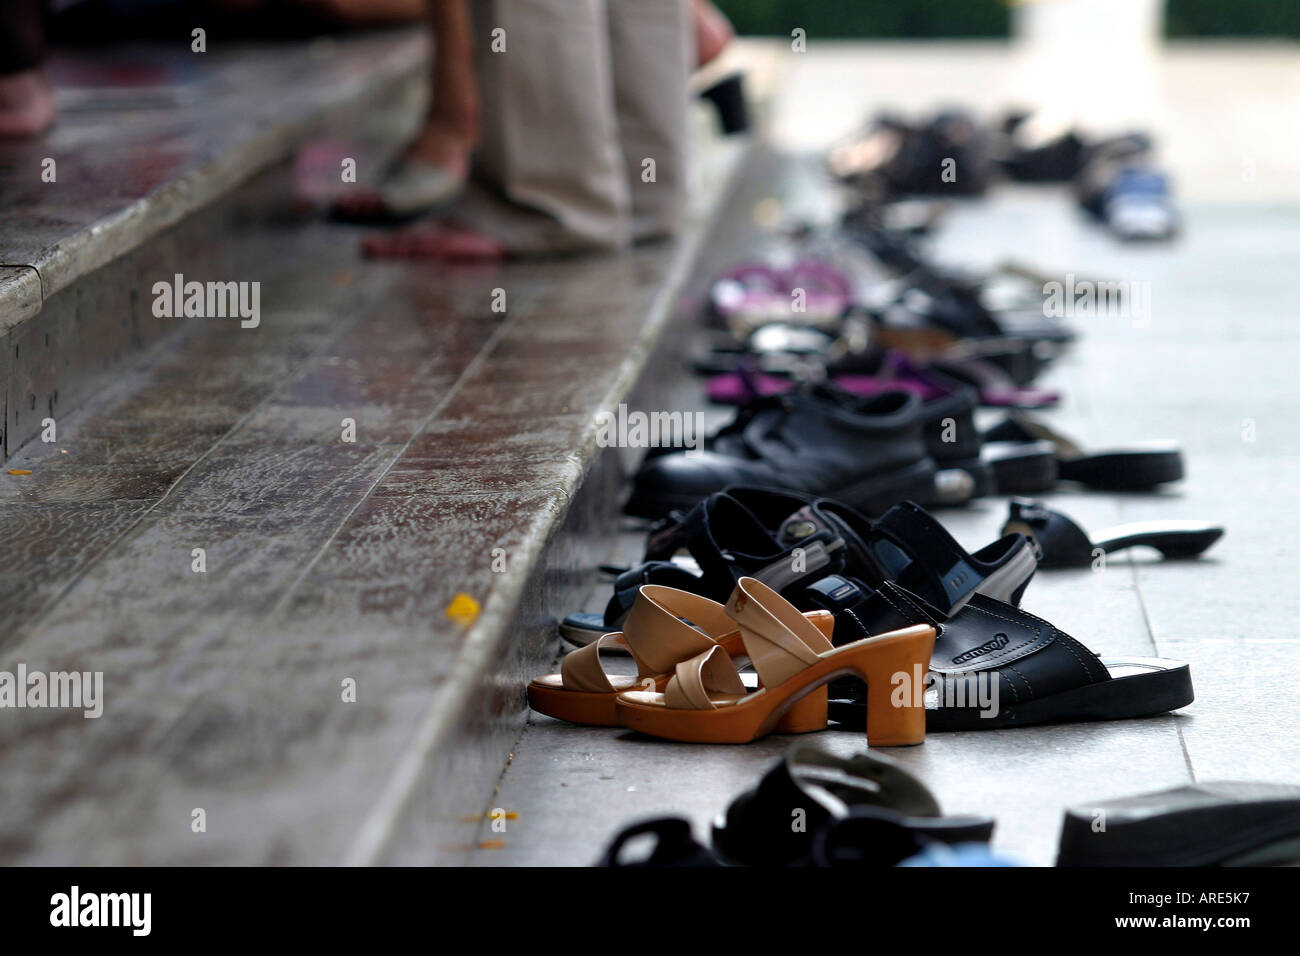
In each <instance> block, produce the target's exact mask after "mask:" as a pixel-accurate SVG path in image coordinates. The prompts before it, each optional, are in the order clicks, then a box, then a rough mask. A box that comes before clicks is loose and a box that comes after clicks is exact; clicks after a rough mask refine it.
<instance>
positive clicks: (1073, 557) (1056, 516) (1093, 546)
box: [1002, 498, 1223, 568]
mask: <svg viewBox="0 0 1300 956" xmlns="http://www.w3.org/2000/svg"><path fill="white" fill-rule="evenodd" d="M1013 532H1019V533H1020V534H1023V535H1024V536H1025V537H1027V538H1030V539H1032V540H1033V541H1034V542H1036V544H1037V546H1038V565H1039V567H1043V568H1086V567H1088V566H1089V565H1091V564H1092V563H1093V561H1094V560H1095V559H1096V557H1097V554H1098V552H1101V553H1104V554H1106V555H1110V554H1114V553H1115V552H1116V551H1123V550H1125V549H1127V548H1136V547H1139V546H1145V547H1149V548H1155V549H1156V550H1157V551H1159V552H1160V553H1161V554H1163V555H1164V556H1165V557H1166V558H1194V557H1196V556H1197V555H1199V554H1202V553H1204V552H1205V551H1206V549H1208V548H1209V547H1210V546H1211V545H1212V544H1214V542H1216V541H1218V540H1219V539H1220V538H1221V537H1223V528H1222V526H1220V525H1214V524H1209V523H1208V522H1204V521H1169V520H1165V521H1136V522H1132V523H1130V524H1122V525H1116V526H1115V527H1113V528H1107V529H1106V530H1104V531H1098V532H1097V533H1096V534H1093V535H1090V534H1088V532H1086V531H1084V530H1083V529H1082V528H1081V527H1079V526H1078V525H1077V524H1075V523H1074V522H1073V521H1071V520H1070V518H1069V517H1068V516H1066V515H1064V514H1062V513H1061V512H1059V511H1053V510H1052V509H1051V508H1048V507H1047V506H1046V505H1044V504H1043V503H1042V502H1040V501H1031V500H1029V499H1026V498H1016V499H1014V500H1013V501H1012V502H1011V513H1010V515H1009V516H1008V518H1007V522H1006V524H1004V525H1003V526H1002V533H1003V534H1011V533H1013Z"/></svg>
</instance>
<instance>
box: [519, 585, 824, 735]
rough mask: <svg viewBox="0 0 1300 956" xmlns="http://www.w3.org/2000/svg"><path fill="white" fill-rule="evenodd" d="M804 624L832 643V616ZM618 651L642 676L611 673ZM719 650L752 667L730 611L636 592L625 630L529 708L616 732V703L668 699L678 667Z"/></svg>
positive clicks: (586, 653)
mask: <svg viewBox="0 0 1300 956" xmlns="http://www.w3.org/2000/svg"><path fill="white" fill-rule="evenodd" d="M795 613H796V614H798V613H799V612H798V611H796V612H795ZM800 616H801V617H803V618H804V619H805V620H807V621H809V622H811V626H812V627H813V629H814V630H816V631H817V632H818V633H824V634H827V635H829V634H830V633H831V629H832V628H833V627H834V626H835V617H834V615H832V614H831V613H830V612H829V611H809V612H808V613H807V614H804V615H800ZM688 622H689V623H688ZM614 647H621V648H623V649H624V650H626V651H628V652H629V653H630V654H631V655H632V659H633V660H634V661H635V662H636V669H637V673H636V676H635V677H629V676H619V675H610V674H607V673H606V672H605V668H604V667H603V666H602V665H601V661H600V652H601V651H602V650H610V649H612V648H614ZM715 649H718V650H720V651H721V652H722V653H723V654H724V656H725V655H734V656H737V657H739V658H740V660H738V661H737V662H736V665H735V666H736V667H741V666H743V665H744V664H745V663H747V662H748V659H747V658H745V657H744V654H745V646H744V643H743V642H742V641H741V638H740V631H739V630H738V629H737V627H736V623H735V622H734V621H732V619H731V618H730V617H729V616H728V614H727V609H726V608H725V607H723V606H722V605H721V604H719V603H718V602H717V601H711V600H709V599H708V598H706V597H701V596H700V595H698V594H691V593H690V592H689V591H680V590H678V589H677V588H670V587H665V586H664V585H661V584H644V585H642V586H641V588H640V589H639V590H638V592H637V599H636V603H635V604H633V605H632V610H631V612H630V613H629V614H628V617H627V620H626V621H625V622H624V624H623V630H622V631H620V632H614V633H610V634H605V635H603V636H602V637H600V638H599V639H598V640H596V641H593V642H592V643H591V644H588V645H587V646H586V647H582V648H579V649H578V650H576V651H570V652H569V653H568V654H567V655H565V658H564V660H563V661H562V662H561V663H560V673H558V674H546V675H544V676H542V677H538V678H536V679H535V680H533V681H532V682H530V683H529V685H528V705H529V706H530V707H532V708H533V710H536V711H539V712H540V713H543V714H546V715H547V716H550V717H558V718H559V719H561V720H567V721H569V722H571V723H575V724H590V725H594V726H597V727H617V726H618V712H617V710H616V708H615V705H614V699H615V698H616V697H617V696H618V695H619V694H620V693H621V692H623V691H628V690H635V689H636V688H638V687H639V688H642V689H645V690H652V689H653V690H654V691H662V690H663V689H664V687H665V685H667V683H668V681H669V679H670V678H671V677H672V675H673V668H674V667H676V666H677V664H679V663H680V662H681V661H685V660H689V659H690V658H692V657H695V656H696V655H698V654H701V653H704V652H705V651H711V650H715ZM728 659H730V658H728ZM737 679H739V678H737Z"/></svg>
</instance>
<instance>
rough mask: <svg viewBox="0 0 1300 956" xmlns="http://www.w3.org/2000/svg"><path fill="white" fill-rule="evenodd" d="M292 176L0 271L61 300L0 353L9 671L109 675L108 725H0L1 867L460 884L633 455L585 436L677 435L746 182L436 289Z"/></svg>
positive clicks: (433, 281) (283, 167) (740, 148)
mask: <svg viewBox="0 0 1300 956" xmlns="http://www.w3.org/2000/svg"><path fill="white" fill-rule="evenodd" d="M383 42H390V43H395V44H397V46H395V47H394V48H393V49H394V50H406V49H407V46H406V44H407V42H408V41H407V39H405V38H397V39H393V38H388V39H387V40H386V41H383ZM411 50H412V63H415V62H417V57H416V56H415V52H414V47H412V48H411ZM375 52H376V51H375V49H374V48H371V49H370V52H369V56H370V57H372V58H373V57H374V55H375ZM306 55H308V54H306V53H304V56H306ZM356 55H357V56H358V57H359V59H358V60H357V64H358V70H362V67H361V65H360V64H361V63H362V61H363V60H364V57H362V56H361V52H360V51H358V52H357V54H356ZM304 69H306V67H304ZM397 72H400V71H397ZM230 81H231V82H233V79H231V80H230ZM394 81H395V82H396V77H395V80H394ZM200 82H207V81H206V80H203V81H200ZM364 85H365V84H364V83H363V82H362V81H361V80H360V79H356V81H355V83H354V84H353V86H354V87H355V89H356V91H357V92H358V95H359V94H360V88H361V87H362V86H364ZM247 92H248V88H244V95H246V94H247ZM335 119H336V120H337V122H339V123H341V124H342V126H343V128H344V129H348V128H349V127H348V126H347V123H348V120H347V117H346V116H345V115H343V114H339V116H337V117H336V118H335ZM254 125H255V124H254ZM358 128H359V127H351V129H352V131H353V132H355V131H356V129H358ZM282 146H283V149H281V148H279V147H277V148H276V149H275V150H268V151H266V152H263V153H261V154H260V155H262V156H264V157H266V161H265V162H260V163H259V164H257V166H256V168H247V169H246V170H245V175H243V176H242V177H241V178H240V182H239V183H238V184H237V185H236V184H235V182H234V179H233V178H232V179H231V180H230V183H231V186H232V188H231V189H229V190H227V191H226V192H225V193H224V194H223V196H222V197H221V198H220V199H214V200H213V201H211V202H207V203H199V204H196V205H195V206H194V207H193V208H190V209H188V210H187V211H186V212H184V213H182V214H179V215H178V217H177V219H176V220H175V221H174V223H173V224H171V225H160V226H159V228H158V229H157V230H153V231H149V230H144V231H142V232H138V233H136V237H137V239H138V242H137V243H136V245H134V247H132V248H130V249H129V250H126V251H122V252H121V253H120V254H118V255H116V257H115V258H114V257H108V253H107V252H106V249H107V248H108V247H107V246H98V245H97V244H98V243H99V242H100V240H98V239H94V238H93V237H90V238H83V239H82V240H78V241H79V242H84V244H85V245H87V246H89V247H91V248H98V249H99V251H98V252H96V253H95V255H94V256H92V255H91V254H90V253H86V256H87V258H86V259H85V260H84V261H85V263H86V270H87V271H85V272H83V273H82V274H81V275H79V276H74V275H73V274H72V273H73V271H75V270H72V269H71V268H70V267H68V268H66V269H65V267H64V266H63V265H60V263H61V262H66V261H67V260H68V257H70V256H72V252H71V251H70V250H65V251H63V252H60V251H58V249H57V248H55V246H53V245H50V244H49V243H46V244H45V245H42V246H41V247H40V248H41V249H43V250H48V252H42V253H40V254H39V255H38V254H35V253H33V254H32V255H30V256H28V258H30V259H31V260H32V261H33V263H34V264H33V265H31V266H28V265H26V264H24V263H19V266H17V267H13V268H11V269H9V270H6V272H5V274H4V278H6V279H8V280H9V281H10V283H11V284H13V285H18V284H20V283H21V282H22V281H24V278H23V270H24V269H26V271H27V272H31V273H40V274H41V275H42V276H44V274H45V273H44V272H43V271H42V270H43V269H45V268H47V264H50V263H52V264H51V265H48V269H49V272H50V275H51V277H52V278H51V284H52V285H55V286H56V288H55V289H54V290H53V291H51V290H49V289H47V290H46V292H47V293H48V294H47V295H46V296H45V298H43V299H41V300H40V301H39V303H38V304H39V305H40V308H39V309H37V310H36V311H34V312H31V314H29V315H27V316H26V317H25V318H21V319H16V320H15V321H13V322H12V323H11V325H10V327H8V328H7V329H6V334H7V336H8V337H9V338H8V339H7V341H6V344H7V346H9V347H8V348H7V349H6V350H5V353H4V354H5V355H7V356H9V359H7V361H9V362H10V365H9V366H8V367H6V368H5V369H4V370H3V374H4V376H5V379H6V381H7V382H8V388H7V393H8V394H9V395H11V396H12V395H14V394H15V393H16V394H18V395H19V397H20V398H21V400H22V401H21V402H20V404H22V408H21V409H17V410H15V409H13V408H12V407H11V415H13V414H14V413H15V411H17V412H21V414H20V415H18V416H17V418H16V421H15V419H14V418H11V428H10V429H9V431H10V434H11V436H14V447H13V449H12V457H11V459H10V461H9V462H8V464H7V468H6V472H9V473H4V474H0V540H3V541H5V542H6V543H7V544H8V545H9V547H8V551H7V554H6V557H7V560H6V561H5V562H4V565H3V566H0V671H7V672H9V673H11V674H17V673H18V670H19V668H20V667H21V668H24V669H25V670H26V672H27V673H33V672H40V673H51V672H70V671H78V672H86V673H90V674H102V696H101V698H100V703H101V704H102V715H101V716H99V717H97V718H91V719H86V718H83V714H82V712H81V711H80V710H70V709H53V708H22V709H13V710H8V711H6V712H4V714H3V719H2V720H0V780H3V781H4V784H3V786H4V791H5V799H4V800H3V801H0V861H2V862H5V863H29V864H40V863H46V864H125V863H156V864H199V863H222V864H227V863H229V864H264V863H277V864H278V863H286V864H288V863H292V864H324V863H363V864H364V863H393V862H397V863H413V862H420V863H430V862H455V861H457V860H459V859H460V858H461V857H462V855H463V854H464V853H465V852H467V850H468V849H469V847H470V845H471V841H472V840H473V839H474V833H475V831H476V828H477V825H478V822H479V820H480V819H481V817H482V814H483V813H484V811H485V809H487V808H490V806H491V795H492V790H493V787H494V784H495V782H496V781H497V780H498V779H499V777H500V774H501V771H502V769H503V767H504V766H505V765H506V763H507V762H508V758H509V754H510V752H511V748H512V747H513V745H514V742H515V741H516V740H517V739H518V736H519V733H520V731H521V728H522V726H523V722H524V712H525V706H524V697H523V690H522V689H523V686H524V683H525V678H526V677H527V676H529V675H531V674H533V673H535V672H536V671H537V670H538V669H540V668H542V667H544V666H545V665H546V664H547V663H549V661H550V660H551V659H553V657H554V655H555V652H556V647H557V644H556V637H555V620H554V615H555V613H556V612H557V611H562V610H564V609H567V608H572V607H576V606H577V603H578V601H579V600H580V598H581V597H582V596H583V593H584V592H585V591H586V589H587V588H588V587H589V585H590V581H589V579H588V574H589V569H590V568H591V567H592V566H593V565H594V564H595V563H596V562H597V561H598V560H599V559H600V558H601V557H602V556H603V555H604V554H605V553H606V552H607V550H608V547H609V544H610V541H611V539H612V535H613V532H614V531H615V530H617V527H618V525H619V520H620V519H619V518H618V507H619V505H620V504H621V496H622V494H623V493H624V491H623V479H624V477H625V474H626V471H627V468H628V467H629V466H630V465H631V464H632V463H633V462H634V460H635V456H636V455H637V454H638V452H637V451H635V450H621V449H613V448H602V447H600V445H599V444H598V442H597V433H598V417H597V413H598V412H601V411H609V410H613V409H614V408H616V407H617V405H618V404H619V403H620V402H626V403H628V404H629V405H630V406H631V407H634V408H649V409H653V408H662V407H671V406H665V405H664V404H663V402H664V399H663V398H662V387H661V385H660V383H659V381H658V377H657V376H656V375H655V374H654V373H653V370H654V369H656V368H660V367H663V364H662V363H664V362H666V361H673V360H675V359H674V358H672V357H671V353H672V350H673V349H674V348H676V347H678V345H679V343H678V342H676V341H674V337H673V336H672V335H671V334H670V330H671V329H672V327H673V320H674V316H675V311H674V306H675V304H676V300H677V296H678V293H679V291H680V290H681V288H682V286H683V282H684V280H685V279H686V277H687V275H688V274H689V272H690V270H691V267H692V264H693V263H694V262H695V261H696V258H697V256H698V254H699V253H700V250H701V248H702V247H703V245H704V243H705V240H706V237H707V235H708V234H709V231H710V229H711V225H712V222H713V216H714V211H715V209H716V208H717V206H718V204H719V203H721V202H722V201H723V199H724V197H725V196H726V195H727V193H728V188H729V183H730V182H731V180H732V179H733V177H734V175H735V174H736V173H737V171H738V170H739V169H741V168H742V166H743V163H744V161H745V158H746V156H747V149H746V146H745V145H744V144H743V143H729V144H724V143H720V142H714V143H712V144H710V145H709V146H708V147H707V148H706V149H705V150H704V151H703V153H702V155H701V163H700V168H701V170H702V173H701V179H702V182H701V183H700V188H699V189H698V190H697V196H698V200H697V202H696V204H695V205H694V207H693V209H692V213H691V220H690V225H689V227H688V229H687V231H686V233H685V234H684V235H683V236H682V237H681V238H680V239H679V240H677V241H675V242H673V243H665V244H658V245H652V246H646V247H644V248H639V249H637V250H635V251H633V252H631V253H629V254H626V255H619V256H604V257H593V258H587V259H571V260H564V261H551V262H536V263H527V262H520V263H511V264H506V265H493V266H486V267H477V268H450V267H440V266H437V265H433V264H430V263H422V262H420V263H416V262H391V263H386V262H374V261H370V262H367V261H363V260H361V259H360V258H359V256H358V243H359V239H360V236H361V235H362V230H360V229H357V228H353V227H347V226H342V225H337V224H330V223H326V222H323V221H321V220H320V219H319V217H316V216H314V215H313V214H312V213H311V211H307V212H304V211H303V210H301V209H295V208H294V207H293V206H292V205H291V204H288V203H286V202H285V201H284V197H286V196H289V195H290V194H291V192H292V179H293V170H292V167H291V164H290V163H289V162H288V159H287V157H288V155H289V153H290V152H291V148H292V144H291V143H290V142H289V140H284V141H283V142H282ZM211 149H212V151H213V152H211V153H209V154H208V155H209V161H210V162H216V163H220V162H221V160H220V158H219V157H217V156H216V155H215V153H216V152H219V146H218V145H212V146H211ZM272 153H275V154H277V155H276V156H275V157H273V156H272V155H271V154H272ZM149 195H150V196H152V195H153V194H152V193H150V194H149ZM151 201H153V200H151V199H149V198H148V197H146V198H143V199H141V200H140V202H144V203H146V204H148V203H149V202H151ZM130 208H134V206H132V207H130ZM38 211H39V204H37V205H36V206H34V207H33V208H32V209H31V210H30V211H29V212H28V213H27V215H29V216H32V217H35V216H37V215H38ZM126 215H134V213H126ZM158 215H162V214H161V213H158ZM86 228H87V230H88V231H89V232H93V231H94V226H93V224H92V225H88V226H87V227H86ZM6 235H9V232H8V230H6ZM24 241H27V242H28V243H29V245H30V246H31V247H32V248H33V249H34V248H35V240H33V239H28V240H24ZM56 245H57V244H56ZM15 248H16V246H15ZM95 256H101V257H107V258H106V260H105V261H104V262H101V263H100V264H99V265H98V266H94V265H93V264H94V263H95V262H97V261H99V260H97V259H96V258H95ZM61 257H62V258H61ZM195 263H199V264H200V265H196V264H195ZM174 272H182V273H184V274H186V275H187V276H188V275H193V276H196V277H197V276H199V275H203V277H205V278H207V277H211V278H219V279H238V280H242V281H247V280H256V281H259V282H260V283H261V286H260V289H261V292H260V295H261V321H260V323H259V324H258V325H257V326H256V327H252V328H244V327H241V324H240V322H239V321H238V320H236V319H197V320H187V321H182V322H177V321H176V320H167V319H156V318H155V317H154V316H153V314H152V309H151V308H150V302H149V300H147V299H143V298H142V297H141V296H142V293H141V291H140V290H142V289H144V290H149V289H151V288H152V286H153V283H154V282H155V281H158V280H159V278H168V277H170V276H171V275H172V274H173V273H174ZM29 286H30V282H29ZM498 290H503V291H504V296H505V302H506V309H505V311H504V312H500V311H496V310H494V308H493V303H494V302H496V301H500V298H499V293H498ZM15 301H19V300H18V299H15ZM22 301H27V302H29V303H30V302H31V298H30V289H29V298H28V299H27V300H22ZM27 308H28V309H29V311H30V310H31V308H32V306H31V305H29V306H27ZM6 315H10V316H16V315H18V313H17V311H14V312H12V313H10V312H7V313H6ZM46 320H50V321H51V323H52V324H50V325H48V326H45V327H43V326H42V325H40V324H39V323H41V322H43V321H46ZM46 329H48V331H49V333H50V335H51V339H50V341H49V343H48V344H46V343H45V341H44V333H45V330H46ZM88 330H89V331H88ZM119 330H120V331H119ZM38 345H39V347H40V348H41V349H45V350H47V351H46V352H43V353H38V355H41V356H43V357H41V358H39V359H37V358H33V357H32V355H31V351H30V350H32V349H35V348H37V346H38ZM106 356H111V358H109V359H108V360H107V362H106V363H105V359H106ZM69 370H75V371H76V372H77V374H76V375H74V374H73V371H69ZM90 371H94V373H95V374H93V375H92V374H90ZM65 376H66V377H65ZM74 380H75V381H77V382H78V383H80V384H79V385H78V387H77V388H76V389H73V390H72V391H73V392H74V395H73V397H69V394H68V391H69V388H70V386H68V385H67V384H65V382H68V381H74ZM49 387H53V389H54V393H57V394H48V395H47V392H48V389H49ZM31 396H35V405H34V407H33V406H31V402H32V398H31ZM47 399H48V401H47ZM50 401H52V402H53V404H50V403H49V402H50ZM42 411H45V413H46V415H47V416H48V415H53V416H54V417H55V418H56V422H57V440H56V441H54V442H43V441H39V440H29V438H30V435H31V431H30V425H29V419H30V417H31V416H37V415H39V413H40V412H42ZM349 422H350V423H352V424H353V425H354V426H355V434H352V432H351V429H350V427H349V425H348V423H349ZM15 425H16V427H15ZM37 430H38V431H39V428H38V429H37ZM20 434H22V435H28V436H29V438H28V439H23V440H22V441H20V440H19V439H18V438H17V436H18V435H20ZM15 472H16V473H15ZM584 572H587V573H584ZM460 606H467V607H469V608H470V609H471V610H470V613H468V614H466V615H464V616H459V617H453V616H449V613H448V612H449V609H455V608H457V607H460ZM92 684H93V681H92ZM200 811H202V812H201V813H200ZM199 819H202V820H203V822H204V829H203V830H202V832H196V829H195V827H196V821H197V820H199Z"/></svg>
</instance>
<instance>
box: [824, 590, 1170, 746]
mask: <svg viewBox="0 0 1300 956" xmlns="http://www.w3.org/2000/svg"><path fill="white" fill-rule="evenodd" d="M808 599H809V603H810V604H812V605H813V606H817V607H820V608H822V609H824V610H828V611H831V612H832V613H833V614H834V615H835V621H836V624H835V630H834V636H835V640H836V641H854V640H862V639H863V638H865V637H866V636H868V635H871V634H883V633H890V632H893V631H896V630H897V629H898V628H901V627H908V626H916V625H918V624H929V625H931V626H932V627H934V628H935V630H936V632H937V633H938V637H937V638H936V640H935V643H934V656H933V657H932V658H931V660H930V664H929V673H928V674H926V675H924V676H923V677H922V676H920V675H918V678H917V679H918V680H923V681H924V683H925V684H926V727H927V729H928V730H930V731H932V732H933V731H945V730H994V729H997V728H1002V727H1029V726H1033V725H1035V724H1046V723H1060V722H1065V721H1089V720H1121V719H1126V718H1131V717H1151V716H1155V715H1156V714H1163V713H1167V712H1168V711H1171V710H1177V709H1178V708H1180V707H1185V706H1186V705H1188V704H1190V703H1191V702H1192V700H1193V697H1194V694H1193V691H1192V678H1191V670H1190V668H1189V667H1188V666H1187V665H1186V664H1185V663H1183V662H1182V661H1174V660H1165V659H1161V658H1149V657H1137V658H1122V659H1104V660H1103V659H1102V658H1100V657H1098V656H1097V655H1096V654H1094V653H1093V652H1092V651H1090V650H1089V649H1088V648H1087V647H1085V646H1084V645H1083V644H1081V643H1079V642H1078V641H1076V640H1075V639H1074V638H1072V637H1070V636H1069V635H1068V634H1066V633H1065V632H1064V631H1061V630H1060V629H1058V628H1056V627H1054V626H1053V625H1052V624H1050V623H1048V622H1047V621H1045V620H1043V619H1042V618H1039V617H1035V616H1034V615H1032V614H1029V613H1027V612H1026V611H1024V610H1022V609H1020V608H1018V607H1014V606H1012V605H1010V604H1006V603H1004V602H1002V601H996V600H994V599H992V598H988V597H985V596H983V595H980V594H975V595H972V596H971V597H970V599H969V600H968V601H967V602H966V604H965V605H964V606H963V607H962V608H961V609H960V610H958V611H957V612H956V613H955V614H951V615H943V614H941V613H938V612H937V611H936V610H935V608H933V607H932V606H927V605H926V602H924V601H922V600H921V599H920V598H918V597H917V596H916V595H914V594H910V593H908V592H907V591H906V590H905V589H904V588H901V587H899V586H898V585H897V584H893V583H892V582H887V583H885V584H883V585H881V586H880V587H879V588H877V589H871V588H868V587H866V586H865V585H863V584H862V583H861V582H857V581H850V580H847V579H845V578H842V577H832V578H830V579H828V580H827V581H825V582H819V583H818V584H816V585H814V586H813V587H812V588H811V589H809V594H808ZM831 696H832V702H831V707H830V714H831V717H832V719H834V720H838V721H841V722H843V723H845V724H846V725H847V726H848V727H850V728H853V727H858V726H861V725H862V720H863V718H864V716H866V715H867V709H868V708H869V706H870V692H869V691H868V693H867V708H864V706H863V703H862V701H861V697H862V688H861V685H860V684H858V683H857V682H855V681H851V680H842V681H837V682H836V684H835V685H834V686H833V687H832V688H831Z"/></svg>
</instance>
